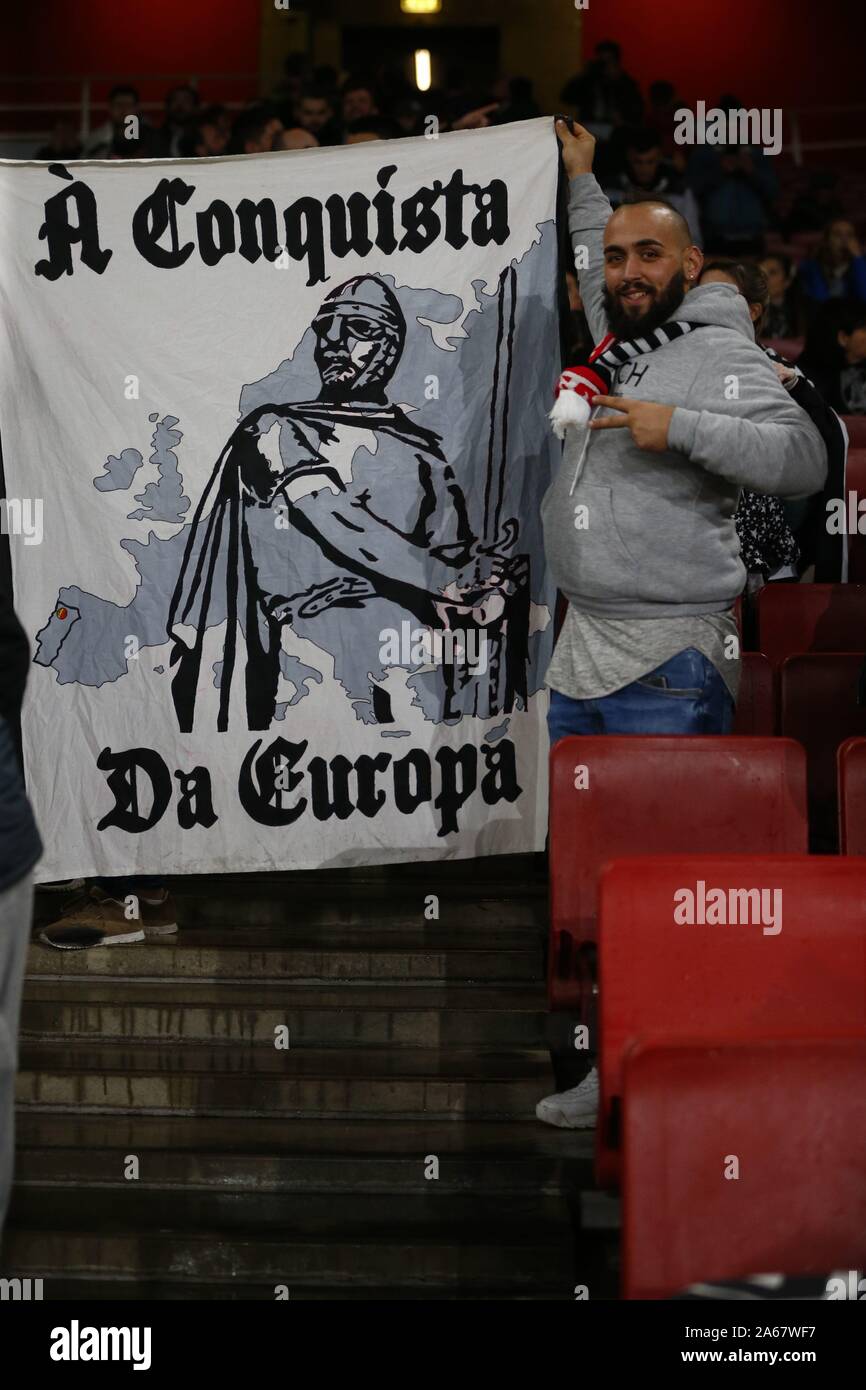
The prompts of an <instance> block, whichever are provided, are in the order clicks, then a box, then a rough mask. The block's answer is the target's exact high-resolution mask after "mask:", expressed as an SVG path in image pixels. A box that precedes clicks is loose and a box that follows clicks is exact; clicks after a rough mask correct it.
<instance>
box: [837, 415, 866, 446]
mask: <svg viewBox="0 0 866 1390" xmlns="http://www.w3.org/2000/svg"><path fill="white" fill-rule="evenodd" d="M842 422H843V424H844V426H845V428H846V430H847V431H848V443H849V447H850V448H851V449H866V415H843V416H842Z"/></svg>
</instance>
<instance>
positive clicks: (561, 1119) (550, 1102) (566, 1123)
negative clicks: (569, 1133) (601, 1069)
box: [535, 1067, 598, 1129]
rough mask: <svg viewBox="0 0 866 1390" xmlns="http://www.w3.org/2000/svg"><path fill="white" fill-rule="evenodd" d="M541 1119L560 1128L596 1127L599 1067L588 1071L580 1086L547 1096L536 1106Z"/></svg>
mask: <svg viewBox="0 0 866 1390" xmlns="http://www.w3.org/2000/svg"><path fill="white" fill-rule="evenodd" d="M535 1113H536V1115H537V1116H538V1118H539V1120H543V1121H544V1123H545V1124H546V1125H558V1127H559V1128H560V1129H595V1125H596V1120H597V1118H598V1068H597V1067H593V1068H592V1070H591V1071H589V1072H587V1074H586V1076H585V1077H584V1078H583V1080H582V1081H581V1083H580V1085H579V1086H572V1088H571V1090H570V1091H560V1092H559V1094H558V1095H555V1096H545V1098H544V1100H540V1101H539V1102H538V1104H537V1105H536V1107H535Z"/></svg>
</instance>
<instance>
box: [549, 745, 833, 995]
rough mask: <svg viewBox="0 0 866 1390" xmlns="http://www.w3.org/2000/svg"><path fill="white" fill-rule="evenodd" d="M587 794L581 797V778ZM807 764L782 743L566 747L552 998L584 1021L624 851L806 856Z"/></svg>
mask: <svg viewBox="0 0 866 1390" xmlns="http://www.w3.org/2000/svg"><path fill="white" fill-rule="evenodd" d="M581 768H585V769H586V772H585V774H583V776H585V779H586V782H587V785H586V786H585V787H583V788H582V789H580V790H578V789H577V788H576V786H575V782H576V780H578V769H581ZM805 778H806V760H805V755H804V753H803V750H802V748H799V747H798V746H797V745H796V744H794V743H791V742H790V741H788V740H784V739H773V738H767V739H763V738H761V739H758V738H741V737H738V736H737V735H735V734H731V735H729V736H728V737H721V738H720V737H719V736H717V735H707V736H703V737H686V736H680V735H676V734H665V735H656V736H644V735H640V734H629V735H614V734H608V735H598V736H596V735H582V736H579V737H573V738H563V739H560V740H559V742H558V743H556V744H555V745H554V747H553V749H552V750H551V755H550V905H551V934H550V952H549V956H548V999H549V1002H550V1007H551V1009H578V1008H579V1009H581V1010H582V1012H583V1013H584V1015H586V1011H587V1007H588V1003H589V1000H590V998H591V995H592V989H593V984H594V976H595V971H594V960H593V956H592V952H591V951H587V950H586V949H585V948H586V947H587V945H590V944H591V943H594V942H595V940H596V916H597V903H598V876H599V873H600V871H601V867H602V865H603V864H604V863H605V862H606V861H607V860H609V859H617V858H619V857H620V856H621V855H625V854H671V853H676V852H680V853H690V852H693V853H701V852H703V851H706V852H707V853H712V852H713V851H715V852H717V853H718V852H723V853H730V854H739V853H743V854H746V853H754V852H755V851H760V852H764V853H767V854H776V853H799V852H802V851H805V850H806V848H807V845H808V822H807V816H806V780H805Z"/></svg>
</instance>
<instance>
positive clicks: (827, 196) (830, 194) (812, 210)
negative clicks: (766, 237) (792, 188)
mask: <svg viewBox="0 0 866 1390" xmlns="http://www.w3.org/2000/svg"><path fill="white" fill-rule="evenodd" d="M844 216H845V209H844V208H843V206H842V204H841V202H840V201H839V197H838V194H837V193H836V175H835V174H833V173H831V172H830V171H829V170H819V171H818V172H817V173H814V174H813V175H812V177H811V178H810V180H809V185H808V187H807V189H806V191H805V193H800V194H799V195H798V196H797V197H796V198H795V199H794V202H793V205H792V207H791V211H790V212H789V213H788V217H787V219H786V221H785V235H786V236H794V235H795V234H796V233H797V232H820V231H821V230H822V228H824V227H826V225H827V223H828V222H833V221H834V220H835V219H836V218H837V217H844Z"/></svg>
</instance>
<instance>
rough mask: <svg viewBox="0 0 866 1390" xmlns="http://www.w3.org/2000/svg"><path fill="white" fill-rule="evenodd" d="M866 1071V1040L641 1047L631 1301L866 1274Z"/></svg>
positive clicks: (629, 1245)
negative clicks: (795, 1278)
mask: <svg viewBox="0 0 866 1390" xmlns="http://www.w3.org/2000/svg"><path fill="white" fill-rule="evenodd" d="M864 1075H866V1042H864V1041H863V1040H862V1039H859V1038H847V1039H846V1038H820V1039H814V1038H813V1039H809V1040H799V1039H798V1040H797V1041H796V1042H766V1041H761V1042H757V1041H756V1042H745V1043H728V1042H725V1043H723V1044H722V1045H720V1046H718V1047H712V1046H707V1045H703V1046H701V1045H695V1046H691V1047H689V1046H676V1045H652V1044H651V1045H649V1046H646V1047H639V1048H636V1049H635V1050H634V1051H632V1052H631V1053H630V1054H629V1056H628V1059H627V1062H626V1070H625V1097H624V1103H623V1231H622V1252H623V1295H624V1297H625V1298H631V1299H634V1298H666V1297H670V1296H671V1295H672V1294H674V1293H675V1292H677V1291H678V1290H681V1289H683V1288H685V1287H686V1286H687V1285H689V1284H694V1283H701V1282H705V1281H710V1280H723V1279H741V1278H745V1277H746V1276H748V1275H750V1274H768V1273H776V1272H779V1273H781V1272H784V1273H785V1274H787V1275H804V1274H821V1273H828V1274H829V1273H830V1272H832V1271H834V1270H849V1269H854V1270H858V1269H863V1268H864V1266H866V1087H864V1085H863V1077H864ZM732 1157H735V1158H736V1159H737V1162H738V1176H737V1177H736V1178H734V1177H732V1176H730V1174H731V1173H732V1172H733V1166H732V1164H731V1158H732ZM726 1168H727V1171H728V1174H729V1176H727V1177H726V1176H725V1172H726Z"/></svg>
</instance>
